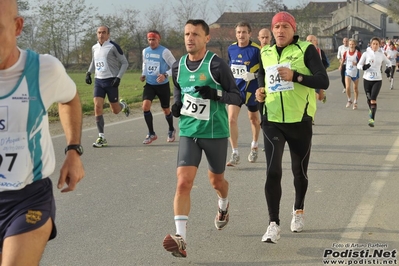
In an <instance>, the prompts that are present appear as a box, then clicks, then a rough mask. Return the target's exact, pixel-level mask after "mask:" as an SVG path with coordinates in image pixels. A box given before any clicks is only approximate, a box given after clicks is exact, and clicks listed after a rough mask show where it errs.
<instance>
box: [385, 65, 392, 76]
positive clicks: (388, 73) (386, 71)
mask: <svg viewBox="0 0 399 266" xmlns="http://www.w3.org/2000/svg"><path fill="white" fill-rule="evenodd" d="M385 74H387V78H389V77H390V76H391V68H390V67H387V68H386V69H385Z"/></svg>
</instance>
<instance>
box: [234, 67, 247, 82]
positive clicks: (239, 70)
mask: <svg viewBox="0 0 399 266" xmlns="http://www.w3.org/2000/svg"><path fill="white" fill-rule="evenodd" d="M230 68H231V72H232V73H233V76H234V78H236V79H242V78H244V75H245V73H247V67H246V66H245V65H231V67H230Z"/></svg>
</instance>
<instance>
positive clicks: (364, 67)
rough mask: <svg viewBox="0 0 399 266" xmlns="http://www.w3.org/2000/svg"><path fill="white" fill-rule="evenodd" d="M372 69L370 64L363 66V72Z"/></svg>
mask: <svg viewBox="0 0 399 266" xmlns="http://www.w3.org/2000/svg"><path fill="white" fill-rule="evenodd" d="M370 67H371V65H370V63H368V64H367V65H363V70H367V69H369V68H370Z"/></svg>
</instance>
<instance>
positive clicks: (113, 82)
mask: <svg viewBox="0 0 399 266" xmlns="http://www.w3.org/2000/svg"><path fill="white" fill-rule="evenodd" d="M119 83H121V79H120V78H115V79H114V80H113V81H112V84H111V86H112V87H114V88H118V87H119Z"/></svg>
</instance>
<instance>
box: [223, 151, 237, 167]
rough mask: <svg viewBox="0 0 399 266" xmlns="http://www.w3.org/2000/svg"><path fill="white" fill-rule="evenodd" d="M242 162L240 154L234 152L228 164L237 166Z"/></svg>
mask: <svg viewBox="0 0 399 266" xmlns="http://www.w3.org/2000/svg"><path fill="white" fill-rule="evenodd" d="M239 163H240V155H238V154H237V153H232V154H231V158H230V160H229V161H228V162H227V164H226V166H235V165H237V164H239Z"/></svg>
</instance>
